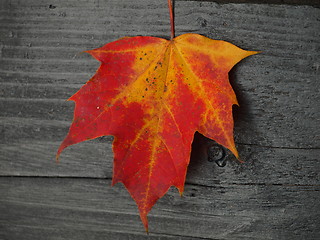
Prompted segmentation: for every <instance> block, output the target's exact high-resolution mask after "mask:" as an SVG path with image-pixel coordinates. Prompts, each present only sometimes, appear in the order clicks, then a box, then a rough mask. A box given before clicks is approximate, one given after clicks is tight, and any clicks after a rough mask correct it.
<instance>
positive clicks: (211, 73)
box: [57, 34, 256, 229]
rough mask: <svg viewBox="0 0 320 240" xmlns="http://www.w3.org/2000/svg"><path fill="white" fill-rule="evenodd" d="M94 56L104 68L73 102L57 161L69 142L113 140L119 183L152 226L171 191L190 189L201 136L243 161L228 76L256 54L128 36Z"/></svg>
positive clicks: (195, 39) (187, 39) (198, 39)
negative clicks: (154, 212) (154, 211)
mask: <svg viewBox="0 0 320 240" xmlns="http://www.w3.org/2000/svg"><path fill="white" fill-rule="evenodd" d="M88 53H90V54H91V55H92V56H93V57H95V58H96V59H97V60H99V61H100V62H101V65H100V67H99V69H98V70H97V72H96V74H95V75H94V76H93V77H92V79H91V80H90V81H88V82H87V83H86V84H85V85H84V86H83V87H82V88H81V89H80V90H79V91H78V92H77V93H75V94H74V95H73V96H72V97H71V98H70V99H69V100H72V101H74V102H75V103H76V105H75V111H74V119H73V123H72V125H71V127H70V130H69V133H68V135H67V137H66V138H65V139H64V141H63V142H62V144H61V146H60V148H59V150H58V153H57V156H59V155H60V153H61V151H62V150H63V149H64V148H66V147H67V146H69V145H72V144H76V143H79V142H81V141H84V140H88V139H93V138H97V137H100V136H104V135H113V136H114V142H113V151H114V169H113V170H114V171H113V181H112V184H115V183H117V182H122V183H123V184H124V185H125V187H126V188H127V189H128V191H129V193H130V194H131V196H132V198H133V199H134V200H135V201H136V203H137V205H138V208H139V211H140V217H141V220H142V222H143V224H144V226H145V228H146V229H148V221H147V214H148V212H149V211H150V210H151V208H152V206H153V205H154V204H155V202H156V201H157V200H158V199H159V198H161V197H162V196H163V195H164V194H165V193H166V192H167V191H168V189H169V188H170V187H171V186H175V187H177V188H178V190H179V192H180V194H182V192H183V188H184V182H185V178H186V172H187V166H188V164H189V160H190V152H191V143H192V140H193V136H194V133H195V132H196V131H198V132H200V133H201V134H203V135H204V136H206V137H208V138H211V139H213V140H215V141H216V142H217V143H219V144H221V145H223V146H224V147H226V148H228V149H229V150H230V151H231V152H232V153H233V154H234V155H235V156H236V157H238V153H237V150H236V148H235V144H234V140H233V118H232V105H233V104H237V100H236V96H235V94H234V92H233V90H232V87H231V85H230V83H229V80H228V72H229V71H230V69H231V68H232V67H233V66H234V65H235V64H236V63H237V62H239V61H240V60H241V59H243V58H245V57H247V56H249V55H252V54H255V53H256V52H253V51H245V50H242V49H240V48H238V47H236V46H234V45H232V44H231V43H228V42H225V41H218V40H212V39H209V38H206V37H204V36H201V35H198V34H184V35H181V36H179V37H176V38H174V39H172V40H165V39H161V38H156V37H130V38H123V39H120V40H117V41H115V42H112V43H108V44H106V45H105V46H103V47H101V48H98V49H95V50H91V51H88Z"/></svg>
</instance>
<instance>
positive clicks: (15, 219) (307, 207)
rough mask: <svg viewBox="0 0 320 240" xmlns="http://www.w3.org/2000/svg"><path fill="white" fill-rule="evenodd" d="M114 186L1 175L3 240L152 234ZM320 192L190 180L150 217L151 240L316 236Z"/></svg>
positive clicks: (127, 198)
mask: <svg viewBox="0 0 320 240" xmlns="http://www.w3.org/2000/svg"><path fill="white" fill-rule="evenodd" d="M110 183H111V181H110V180H95V179H93V180H92V179H61V178H4V177H3V178H2V179H1V182H0V186H1V188H0V189H1V190H0V191H1V192H0V193H1V195H2V198H1V204H0V209H1V213H2V214H1V216H0V222H1V225H2V229H3V233H4V237H6V236H9V237H12V236H15V237H16V239H23V237H24V236H25V234H27V235H29V236H30V238H28V239H31V236H32V237H34V236H36V235H37V234H40V232H41V235H43V236H46V237H45V239H102V237H107V239H114V238H113V236H117V235H118V233H120V232H121V233H123V234H124V233H127V234H130V235H131V236H132V237H134V236H136V235H138V236H139V237H141V238H143V237H144V238H146V236H145V232H144V229H143V227H142V224H141V222H140V221H139V216H138V213H137V208H136V206H135V203H134V202H133V200H132V199H131V198H130V196H129V194H128V193H127V191H126V190H125V189H124V188H123V187H122V186H121V185H116V186H114V187H110ZM319 193H320V187H319V186H278V185H238V184H216V185H215V186H214V187H205V186H199V185H188V186H187V187H186V190H185V194H184V196H183V197H180V196H179V194H178V192H177V190H175V189H172V190H170V191H169V192H168V194H167V195H166V196H165V197H163V198H162V199H161V200H159V202H158V204H157V205H156V206H155V207H154V208H153V210H152V211H151V213H150V215H149V221H150V238H151V239H157V238H158V237H160V236H161V237H163V238H164V239H167V237H166V235H167V236H170V235H171V236H180V237H183V236H189V237H192V238H194V239H196V238H198V237H199V238H206V239H264V240H265V239H317V234H318V233H319V231H318V230H319V229H317V228H318V226H319V225H317V224H319V223H320V222H316V220H317V221H318V220H319V211H318V209H319V207H320V206H319V201H318V198H319ZM117 238H118V239H122V238H121V237H117ZM5 239H6V238H5ZM8 239H9V238H8ZM24 239H26V238H24ZM32 239H34V238H32ZM183 239H188V238H183Z"/></svg>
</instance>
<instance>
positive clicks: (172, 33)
mask: <svg viewBox="0 0 320 240" xmlns="http://www.w3.org/2000/svg"><path fill="white" fill-rule="evenodd" d="M172 1H173V0H168V8H169V13H170V23H171V40H172V39H174V16H173V7H172Z"/></svg>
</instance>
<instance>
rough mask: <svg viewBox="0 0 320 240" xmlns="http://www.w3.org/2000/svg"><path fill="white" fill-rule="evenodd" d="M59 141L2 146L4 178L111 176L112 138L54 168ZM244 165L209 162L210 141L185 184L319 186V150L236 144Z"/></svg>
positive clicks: (73, 150) (79, 149)
mask: <svg viewBox="0 0 320 240" xmlns="http://www.w3.org/2000/svg"><path fill="white" fill-rule="evenodd" d="M59 144H60V142H58V141H56V142H53V141H46V142H41V141H32V142H21V143H13V144H10V145H9V144H5V143H4V144H3V143H1V144H0V154H1V156H2V161H1V169H0V174H1V175H4V176H53V177H54V176H61V177H68V176H73V177H90V178H109V179H110V178H111V177H112V162H113V160H112V157H113V154H112V147H111V139H108V138H103V139H97V140H93V141H89V142H84V143H80V144H79V146H71V147H70V148H69V149H67V150H66V151H65V152H64V153H63V156H62V157H61V160H60V163H59V164H56V162H55V156H54V155H50V154H48V153H50V152H55V150H56V149H57V148H58V146H59ZM238 149H239V151H240V153H241V156H242V159H243V160H245V161H246V162H245V163H244V164H240V163H238V162H236V161H235V159H234V157H233V156H231V155H230V154H228V157H227V159H228V160H229V161H228V165H227V167H225V168H220V167H218V166H217V165H216V164H215V163H214V162H209V161H208V158H207V154H206V143H204V144H203V146H202V148H199V149H198V150H197V151H195V152H194V153H193V157H192V159H191V161H190V165H189V169H188V175H187V183H194V184H202V185H206V186H214V185H215V184H217V183H242V184H248V183H250V184H254V183H256V184H283V185H317V184H319V183H320V179H319V174H318V172H319V169H320V162H319V155H320V150H319V149H282V148H268V147H257V146H248V145H238Z"/></svg>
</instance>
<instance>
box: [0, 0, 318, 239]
mask: <svg viewBox="0 0 320 240" xmlns="http://www.w3.org/2000/svg"><path fill="white" fill-rule="evenodd" d="M230 2H233V3H229V1H218V2H213V1H176V3H175V14H176V34H177V35H180V34H183V33H188V32H195V33H199V34H203V35H205V36H207V37H210V38H214V39H223V40H226V41H230V42H231V43H233V44H235V45H238V46H240V47H241V48H243V49H246V50H259V51H262V53H261V54H259V55H255V56H252V57H249V58H247V59H245V60H243V61H242V62H241V63H239V64H238V65H237V66H236V67H235V68H234V69H233V70H232V71H231V73H230V79H231V83H232V85H233V87H234V89H235V91H236V94H237V96H238V100H239V102H240V107H235V108H234V117H235V135H236V137H235V138H236V143H237V147H238V150H239V153H240V156H241V158H242V159H243V160H245V163H244V164H239V163H237V162H236V161H235V159H234V157H232V156H231V155H229V154H228V156H227V165H226V166H225V167H223V168H221V167H218V166H217V165H216V164H215V163H214V162H210V161H208V158H207V156H206V149H207V147H208V146H209V145H210V144H211V143H210V142H208V141H207V140H204V139H202V138H201V137H199V138H198V137H197V139H198V142H197V143H195V145H197V148H195V150H194V151H193V153H192V160H191V163H190V166H189V169H188V174H187V181H186V188H185V193H184V196H183V197H182V198H181V197H180V196H179V194H178V192H177V190H176V189H171V190H170V191H169V192H168V194H167V195H165V197H163V198H162V199H161V200H160V201H159V202H158V203H157V204H156V205H155V207H154V208H153V209H152V211H151V212H150V214H149V221H150V223H149V225H150V234H149V235H146V233H145V232H144V228H143V226H142V224H141V222H140V219H139V216H138V210H137V207H136V205H135V203H134V201H133V200H132V199H131V198H130V196H129V194H128V193H127V191H126V190H125V189H124V187H123V186H122V185H121V184H118V185H116V186H114V187H111V186H110V184H111V176H112V151H111V144H112V138H111V137H103V138H99V139H95V140H92V141H88V142H84V143H80V144H77V145H75V146H72V147H70V148H68V149H67V150H65V152H63V153H62V155H61V163H60V164H58V165H57V164H56V163H55V153H56V150H57V148H58V146H59V144H60V142H61V141H62V140H63V138H64V137H65V135H66V133H67V131H68V127H69V125H70V123H71V121H72V116H73V103H72V102H66V101H65V100H66V99H67V98H68V97H70V96H71V95H72V94H73V93H75V92H76V91H77V89H79V88H80V87H81V86H82V85H83V84H84V83H85V82H86V81H87V80H88V79H89V78H90V76H92V75H93V74H94V73H95V71H96V69H97V67H98V65H99V63H98V62H97V61H95V60H94V59H92V58H91V57H90V56H89V55H88V54H85V53H82V51H84V50H89V49H93V48H97V47H100V46H102V45H104V44H105V43H107V42H110V41H114V40H116V39H118V38H120V37H123V36H135V35H152V36H157V37H164V38H169V35H170V33H169V31H170V29H169V28H170V26H169V15H168V10H167V5H166V4H167V1H165V0H161V1H160V0H137V1H131V0H100V1H99V0H81V1H79V0H65V1H58V0H54V1H44V0H43V1H41V0H30V1H22V0H12V1H10V0H1V1H0V6H1V7H0V19H1V20H0V239H1V240H2V239H4V240H8V239H10V240H11V239H52V240H56V239H68V240H69V239H77V240H78V239H86V240H87V239H95V240H99V239H121V240H122V239H152V240H153V239H183V240H185V239H320V214H319V211H320V210H319V209H320V204H319V197H320V181H319V180H320V177H319V170H320V162H319V158H320V157H319V155H320V127H319V126H320V109H319V108H320V107H319V104H320V90H319V89H320V79H319V73H320V57H319V52H320V9H319V8H317V7H319V2H318V1H312V0H310V1H290V0H286V1H268V2H272V3H277V4H274V5H272V4H257V3H259V2H260V3H262V2H266V1H230ZM239 2H242V3H239ZM281 3H287V4H288V5H282V4H281ZM291 3H292V4H291ZM301 3H304V4H308V5H294V4H301Z"/></svg>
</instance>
